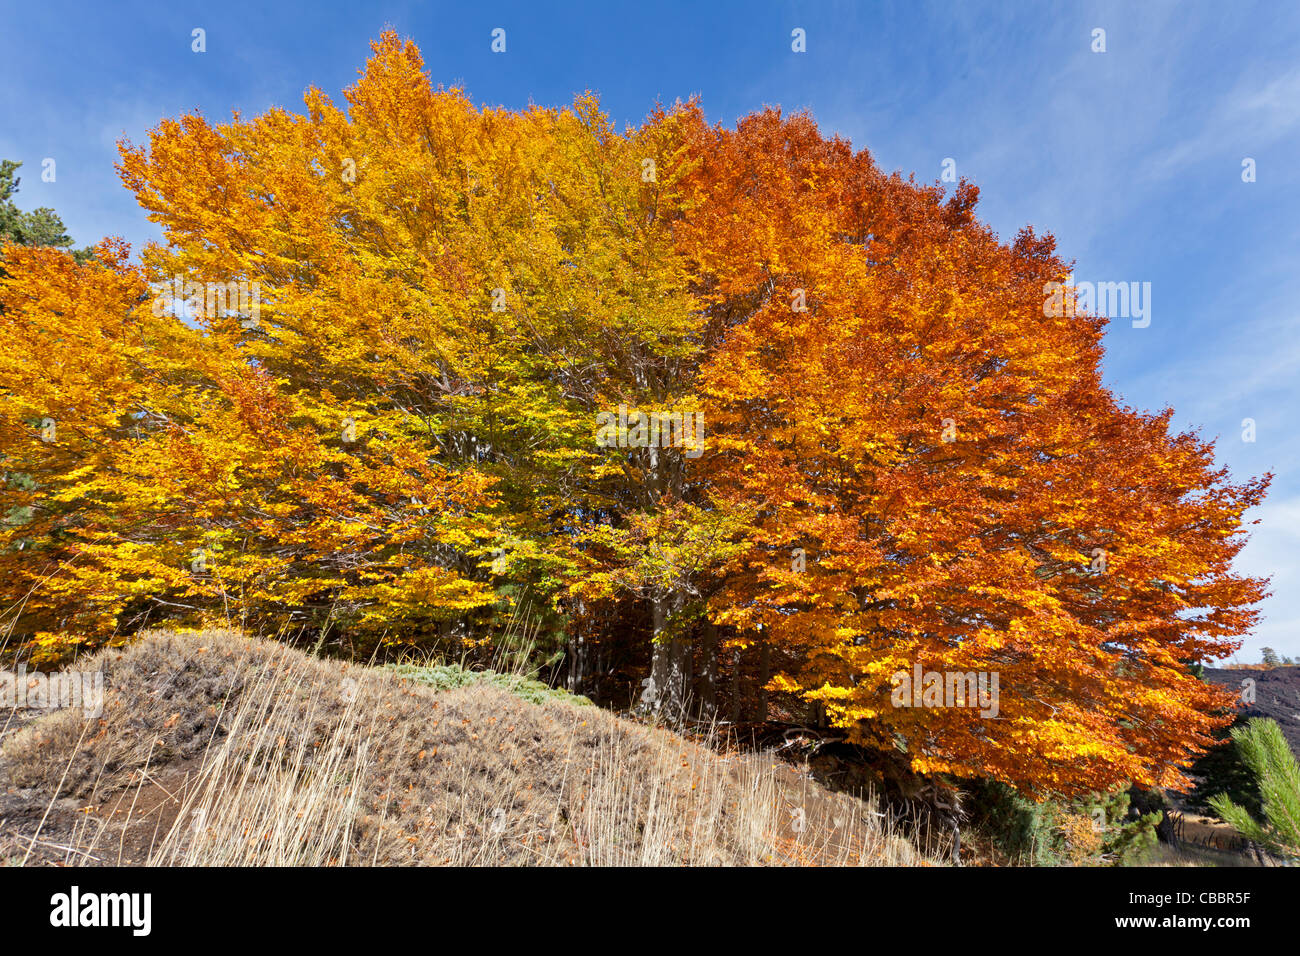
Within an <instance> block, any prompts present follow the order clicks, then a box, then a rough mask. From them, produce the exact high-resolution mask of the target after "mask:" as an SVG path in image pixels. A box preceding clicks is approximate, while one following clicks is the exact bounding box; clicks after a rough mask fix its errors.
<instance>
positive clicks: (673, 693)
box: [638, 594, 691, 725]
mask: <svg viewBox="0 0 1300 956" xmlns="http://www.w3.org/2000/svg"><path fill="white" fill-rule="evenodd" d="M679 604H680V599H679V598H677V597H675V596H673V595H667V594H656V595H655V596H654V597H653V598H651V601H650V612H651V622H652V627H653V632H654V643H653V645H652V647H653V650H652V652H651V659H650V676H649V678H647V679H646V681H645V689H644V690H643V691H642V692H641V701H640V704H639V705H638V709H639V710H640V711H641V712H642V713H643V714H646V715H647V716H651V717H656V718H658V719H660V720H662V721H664V722H665V723H667V724H670V725H678V724H681V723H682V722H683V721H684V720H685V718H686V713H687V708H688V706H689V698H690V688H691V642H690V641H689V640H687V639H685V638H682V637H671V636H669V633H670V632H669V631H668V625H669V623H670V622H671V620H672V615H673V612H674V611H675V610H677V609H678V605H679Z"/></svg>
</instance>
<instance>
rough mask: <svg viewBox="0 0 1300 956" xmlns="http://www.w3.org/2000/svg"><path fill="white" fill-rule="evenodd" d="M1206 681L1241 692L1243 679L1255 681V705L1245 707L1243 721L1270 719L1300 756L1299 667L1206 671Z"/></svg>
mask: <svg viewBox="0 0 1300 956" xmlns="http://www.w3.org/2000/svg"><path fill="white" fill-rule="evenodd" d="M1205 679H1206V680H1208V681H1211V682H1213V683H1215V684H1220V685H1222V686H1224V687H1227V688H1229V689H1231V690H1232V691H1234V692H1235V693H1238V694H1239V693H1240V692H1241V690H1242V686H1241V682H1242V681H1243V680H1253V681H1254V682H1255V703H1254V704H1253V705H1251V706H1247V707H1243V708H1242V711H1241V715H1242V719H1249V718H1251V717H1271V718H1272V719H1273V720H1276V721H1277V723H1278V726H1280V727H1281V728H1282V735H1283V736H1284V737H1286V740H1287V743H1289V744H1290V745H1291V750H1292V751H1293V752H1294V753H1295V754H1296V755H1297V756H1298V757H1300V667H1273V668H1270V669H1268V670H1254V669H1250V668H1242V669H1237V668H1217V667H1207V668H1205Z"/></svg>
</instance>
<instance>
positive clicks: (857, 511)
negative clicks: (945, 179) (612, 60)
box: [0, 33, 1268, 796]
mask: <svg viewBox="0 0 1300 956" xmlns="http://www.w3.org/2000/svg"><path fill="white" fill-rule="evenodd" d="M344 99H345V102H344V103H342V104H336V103H334V102H333V101H332V100H331V99H330V98H329V97H327V96H326V95H325V94H323V93H322V92H320V91H318V90H309V91H308V92H307V94H306V97H305V110H304V112H302V113H293V112H290V111H287V110H281V109H273V110H270V111H268V112H266V113H265V114H263V115H261V116H257V117H253V118H251V119H246V118H243V117H241V116H238V115H236V116H234V117H232V118H231V120H230V121H229V122H225V123H213V122H210V121H208V120H207V119H205V118H204V117H202V116H199V115H188V116H184V117H181V118H179V119H175V120H165V121H163V122H162V123H160V125H159V126H158V127H157V128H156V129H155V130H153V131H152V132H151V133H150V135H149V139H148V142H147V143H143V144H139V145H132V144H127V143H124V144H123V146H122V156H121V164H120V171H121V173H122V176H123V179H124V181H125V183H126V184H127V186H128V187H129V188H130V189H131V190H132V191H133V192H134V193H135V195H136V196H137V198H138V200H139V202H140V203H141V205H142V206H143V207H144V208H145V209H146V210H147V211H148V213H149V215H150V218H151V219H152V220H153V221H155V222H156V223H158V224H159V225H160V226H161V227H162V229H163V231H164V233H165V237H166V242H165V243H164V244H151V245H149V246H148V247H146V248H145V249H144V250H143V251H142V253H141V257H140V262H139V263H137V264H132V263H130V262H129V261H128V259H127V255H126V250H125V249H124V248H123V247H122V246H121V245H120V244H118V243H111V242H110V243H107V244H105V245H104V246H102V247H100V251H99V252H98V253H97V256H96V258H95V259H94V260H93V261H91V262H86V263H80V264H79V263H77V262H75V261H74V260H73V259H71V258H70V257H69V256H67V255H66V254H64V253H61V252H58V251H56V250H28V249H19V248H17V247H14V246H6V247H4V250H3V253H2V254H3V256H4V262H3V266H4V269H5V271H6V273H7V275H6V277H5V278H4V279H3V281H0V309H3V314H0V322H3V325H4V332H5V334H6V336H7V341H9V342H11V343H13V348H12V349H10V350H9V352H7V353H5V354H4V355H3V356H2V357H0V429H2V430H0V455H3V456H4V461H5V464H4V466H5V468H6V469H9V470H10V471H11V472H12V473H14V474H21V475H23V476H28V477H29V479H30V480H25V481H21V482H17V481H11V482H9V483H8V484H7V485H6V487H5V490H4V495H5V500H4V502H3V504H4V505H5V506H6V509H7V510H6V513H16V512H21V520H20V521H13V522H11V523H9V524H8V525H6V526H5V528H4V529H3V534H4V537H3V539H2V540H0V563H2V565H3V566H2V567H0V571H3V572H4V575H3V578H0V582H2V583H0V589H3V597H4V599H5V606H6V607H7V608H8V612H7V614H8V616H7V618H6V621H7V624H8V626H9V627H11V628H12V629H13V631H14V633H16V634H20V635H23V636H25V637H26V638H27V639H29V640H30V641H31V643H32V644H33V646H35V647H38V648H44V649H45V650H46V651H47V652H48V653H50V654H51V655H54V654H56V653H58V652H59V650H60V644H61V642H64V643H66V642H68V641H69V640H71V641H73V642H75V641H77V640H82V639H85V640H89V641H91V642H95V641H104V640H109V639H113V638H115V637H117V638H120V637H123V636H125V635H129V634H130V633H132V632H133V631H134V630H136V629H138V628H139V627H141V626H143V625H144V624H145V623H147V622H161V621H164V620H170V621H179V622H201V621H206V620H211V619H212V618H213V617H221V618H224V619H227V620H232V621H237V622H238V623H240V624H242V625H243V626H245V627H246V628H248V629H249V630H254V631H263V632H267V633H275V634H281V635H286V636H294V637H298V636H302V637H304V638H305V639H310V640H316V641H322V640H324V639H325V637H326V636H328V635H338V636H339V639H340V640H342V641H345V642H346V644H347V645H350V647H351V648H352V649H353V650H358V649H365V648H370V647H372V646H373V645H374V644H375V643H376V642H380V641H401V642H409V643H426V644H427V643H435V644H436V642H437V641H439V640H444V639H451V638H455V639H457V640H465V641H471V642H472V641H478V640H488V639H490V634H491V623H492V622H491V614H493V613H494V609H499V608H505V607H509V606H510V605H511V603H512V602H515V601H518V600H520V595H522V594H524V593H530V594H534V595H536V597H537V600H538V605H539V606H540V607H542V608H544V609H545V610H546V612H547V613H548V614H549V615H550V616H551V619H552V620H554V621H556V622H558V623H557V625H556V626H557V628H563V629H564V632H565V637H566V639H567V640H568V642H569V643H568V647H567V652H568V658H569V661H570V665H571V667H573V668H575V669H576V671H577V672H579V673H585V670H586V666H587V658H588V656H589V654H590V651H591V648H592V647H593V645H595V646H597V647H600V648H604V649H608V648H610V647H615V646H617V647H619V648H621V649H631V651H632V653H631V654H630V658H634V660H633V661H632V664H631V665H630V666H629V671H631V672H632V673H633V674H634V676H635V678H637V679H640V680H642V681H643V683H642V685H641V687H640V688H639V690H638V691H637V693H636V694H635V697H636V701H635V702H636V703H637V704H638V705H639V707H640V708H641V709H642V710H643V711H645V712H647V713H649V714H653V715H656V716H658V717H661V718H663V719H666V720H669V721H673V722H676V721H681V720H683V719H685V718H687V717H689V716H690V715H691V714H692V713H693V712H694V711H695V708H696V707H697V706H701V705H702V709H703V710H704V711H705V713H709V712H710V710H711V708H712V707H713V706H714V705H716V703H717V702H718V698H719V691H720V681H719V679H718V678H719V675H720V673H721V672H722V671H724V670H727V671H729V673H730V675H731V677H732V678H733V680H732V683H731V685H730V688H729V689H728V690H727V691H725V693H726V694H729V695H730V699H731V703H733V704H734V703H735V702H736V701H738V699H739V698H740V697H741V696H743V695H744V694H745V693H747V692H746V691H744V690H743V688H742V687H741V683H742V682H741V681H740V680H739V677H740V676H741V673H742V671H744V670H746V669H747V668H748V669H749V671H750V674H751V686H753V685H757V687H756V689H757V691H758V693H759V694H760V695H767V694H769V693H770V694H771V695H772V699H773V701H774V702H775V705H776V706H775V707H774V708H773V710H772V713H774V714H777V715H779V716H783V717H786V718H787V719H802V715H803V714H805V713H807V712H809V711H814V712H815V713H816V715H817V719H818V720H819V721H822V722H824V723H826V724H829V725H830V726H832V727H834V728H837V729H839V730H840V731H841V732H842V733H843V734H844V735H845V736H846V737H847V738H848V739H850V740H852V741H853V742H856V743H860V744H862V745H864V746H867V747H871V748H875V749H877V750H879V751H881V752H884V753H889V754H894V755H899V756H900V757H901V759H902V760H904V761H905V762H906V763H907V764H908V765H909V766H910V768H911V769H912V770H913V771H915V772H917V773H923V774H931V773H935V774H937V773H946V774H952V775H956V776H968V777H986V778H992V779H995V780H999V781H1003V782H1005V783H1009V784H1012V785H1014V786H1016V787H1018V788H1021V789H1023V790H1025V791H1028V792H1031V793H1032V792H1040V793H1049V792H1050V793H1055V794H1061V795H1065V796H1076V795H1083V794H1086V793H1090V792H1103V791H1108V790H1110V789H1111V788H1113V787H1114V786H1116V785H1118V784H1120V783H1126V782H1129V781H1133V782H1136V783H1138V784H1140V785H1143V786H1170V785H1177V784H1179V783H1181V782H1182V773H1181V769H1180V768H1182V767H1184V766H1185V765H1186V764H1187V761H1188V759H1189V757H1190V756H1191V755H1192V754H1193V753H1194V752H1195V751H1196V750H1197V749H1198V748H1202V747H1204V746H1206V745H1207V744H1209V743H1210V742H1211V737H1210V734H1211V732H1212V731H1213V730H1214V729H1215V728H1216V727H1217V726H1220V725H1221V723H1222V722H1223V721H1225V720H1226V719H1227V718H1226V717H1224V716H1218V715H1216V714H1217V713H1218V712H1217V710H1216V708H1221V707H1223V706H1225V705H1226V703H1227V700H1226V698H1225V693H1224V692H1223V691H1219V690H1216V689H1215V688H1214V687H1212V686H1211V685H1208V684H1205V683H1203V682H1201V681H1199V680H1198V679H1196V678H1195V677H1194V676H1192V674H1191V673H1190V671H1189V667H1188V665H1189V664H1191V663H1193V662H1196V661H1199V660H1203V659H1206V658H1212V657H1218V656H1222V655H1223V654H1225V653H1227V652H1229V651H1231V650H1232V649H1233V648H1235V647H1236V646H1237V644H1238V642H1237V638H1238V637H1239V635H1241V634H1243V633H1244V632H1245V631H1247V630H1248V629H1249V628H1250V626H1251V625H1252V623H1253V622H1254V620H1255V616H1256V611H1255V610H1254V605H1255V604H1256V602H1257V601H1258V600H1259V599H1260V598H1261V597H1262V596H1263V595H1264V587H1265V583H1264V582H1262V581H1259V580H1255V579H1251V578H1248V577H1243V576H1240V575H1236V574H1234V573H1233V571H1232V569H1231V563H1232V559H1233V558H1234V556H1235V555H1236V554H1237V552H1238V551H1239V550H1240V548H1241V547H1242V544H1243V541H1244V536H1243V528H1244V514H1245V512H1246V511H1247V509H1249V508H1250V507H1251V506H1253V505H1255V504H1257V503H1258V502H1259V501H1260V500H1261V498H1262V496H1263V494H1264V491H1265V488H1266V486H1267V481H1268V479H1267V478H1264V479H1260V480H1254V481H1247V482H1234V481H1232V480H1231V479H1230V477H1229V476H1228V475H1227V473H1226V471H1224V470H1223V469H1222V468H1220V467H1218V466H1216V465H1215V463H1214V460H1213V448H1212V446H1211V445H1210V444H1209V443H1207V442H1204V441H1202V440H1201V439H1200V438H1198V437H1197V436H1196V435H1194V434H1180V433H1177V432H1175V431H1174V430H1172V429H1171V428H1170V418H1171V414H1172V413H1171V412H1170V411H1169V410H1163V411H1161V412H1159V413H1157V414H1148V413H1143V412H1139V411H1137V410H1134V409H1130V408H1127V407H1125V406H1124V405H1123V404H1122V402H1121V401H1120V400H1119V399H1118V398H1117V397H1116V396H1115V395H1113V394H1112V393H1111V392H1110V391H1109V390H1108V389H1107V388H1106V387H1105V386H1104V385H1103V384H1102V381H1101V376H1100V372H1099V366H1100V361H1101V357H1102V334H1103V332H1104V329H1105V321H1104V320H1103V319H1101V318H1098V317H1094V316H1090V315H1084V314H1079V315H1062V314H1056V313H1053V314H1046V313H1049V312H1052V310H1045V309H1044V307H1043V304H1044V294H1045V286H1047V284H1048V283H1052V282H1060V281H1062V280H1063V279H1065V277H1066V276H1067V275H1068V273H1069V269H1068V268H1067V266H1066V265H1065V264H1064V263H1063V262H1062V261H1061V260H1060V259H1059V258H1058V257H1057V256H1056V255H1055V251H1054V243H1053V240H1052V239H1051V237H1050V236H1046V237H1040V236H1038V235H1036V234H1035V233H1034V232H1033V231H1031V230H1028V229H1026V230H1024V231H1023V232H1022V233H1020V234H1019V235H1018V236H1016V237H1015V239H1014V240H1013V241H1012V242H1010V243H1007V242H1002V241H1001V240H999V239H998V237H996V236H995V235H994V234H993V233H992V232H991V231H990V230H989V229H988V228H987V227H986V226H984V225H982V224H981V223H980V222H979V221H978V220H977V219H976V217H975V206H976V201H977V198H978V192H977V190H976V189H975V188H974V187H973V186H970V185H969V184H965V183H963V184H961V185H960V187H959V188H957V189H956V190H955V191H954V193H953V194H952V195H950V196H949V195H946V194H945V193H944V191H943V190H942V189H940V188H939V187H937V186H936V187H926V186H920V185H918V184H916V183H914V182H911V181H907V180H903V179H902V178H901V177H899V176H896V175H894V176H890V175H886V174H884V173H883V172H882V171H881V170H880V169H878V168H877V166H876V165H875V164H874V163H873V161H872V160H871V158H870V156H869V155H868V154H867V153H866V152H865V151H858V152H854V151H853V150H852V149H851V148H850V147H849V145H848V144H847V143H845V142H844V141H842V140H840V139H837V138H827V137H824V136H822V135H821V134H820V132H819V131H818V130H817V128H816V125H815V124H814V123H813V122H812V120H811V119H810V118H809V117H807V116H795V117H783V116H782V115H781V114H780V113H779V112H777V111H775V110H765V111H763V112H760V113H756V114H754V115H752V116H749V117H747V118H745V119H744V120H742V121H741V122H740V123H739V124H738V125H737V126H736V128H735V129H724V128H721V127H709V126H708V125H707V124H706V123H705V122H704V120H703V117H702V114H701V112H700V110H699V108H698V106H697V105H696V104H693V103H691V104H677V105H675V106H674V107H672V108H671V109H660V108H656V109H655V110H653V111H652V112H651V113H650V114H649V115H648V116H647V117H646V119H645V121H644V122H643V123H642V124H640V125H639V126H638V127H635V128H630V129H626V130H622V131H620V130H617V129H615V128H614V127H613V125H612V124H611V123H610V122H609V119H608V117H607V116H606V115H605V114H604V113H602V111H601V109H600V107H599V104H598V102H597V101H596V99H595V98H594V97H593V96H591V95H583V96H580V97H578V98H577V99H576V100H575V101H574V103H573V105H572V106H571V107H569V108H565V109H545V108H540V107H530V108H528V109H525V110H520V111H512V110H506V109H494V108H488V107H476V106H475V105H473V104H472V103H471V102H470V101H469V99H468V98H467V96H466V95H465V93H464V92H463V91H461V90H459V89H455V88H452V89H443V88H436V87H435V86H434V85H433V84H432V83H431V81H430V78H429V76H428V74H427V72H426V71H425V68H424V64H423V62H422V60H421V58H420V55H419V52H418V50H416V48H415V47H414V45H413V44H411V43H409V42H402V41H401V40H399V39H398V38H397V37H396V35H394V34H391V33H388V34H385V35H384V36H383V37H381V38H380V40H379V41H378V42H376V43H375V44H374V46H373V54H372V56H371V59H370V61H369V62H368V63H367V65H366V67H365V69H364V71H363V72H362V73H361V75H360V77H359V79H358V81H357V82H356V84H354V85H353V86H352V87H350V88H349V89H348V90H346V91H345V96H344ZM47 419H48V420H50V421H51V422H52V423H54V430H53V431H52V432H50V431H48V430H46V431H43V430H42V429H43V428H44V427H45V426H44V425H43V423H44V422H45V421H46V420H47ZM755 661H757V665H756V666H755V663H754V662H755ZM918 668H919V672H920V673H922V674H924V673H926V672H932V673H939V674H943V675H948V674H963V675H964V674H970V675H976V674H980V675H985V676H990V675H996V676H997V678H998V685H997V688H998V695H999V696H998V700H997V701H996V706H995V707H982V708H977V707H971V706H932V705H933V704H934V703H936V701H934V700H932V699H931V696H932V695H930V693H929V692H930V691H931V690H933V688H927V689H926V693H925V694H922V695H918V697H916V698H912V699H911V700H909V701H907V703H908V704H909V705H908V706H899V705H898V698H897V696H896V691H897V687H896V686H895V685H896V684H898V682H899V678H900V675H912V674H915V673H917V672H918V671H917V669H918ZM941 697H942V695H941ZM938 702H939V703H943V702H944V701H942V700H940V701H938ZM913 703H915V704H919V705H920V706H911V705H910V704H913ZM963 703H965V702H963ZM736 711H737V709H736V708H733V710H732V713H735V712H736ZM760 716H762V713H760Z"/></svg>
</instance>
